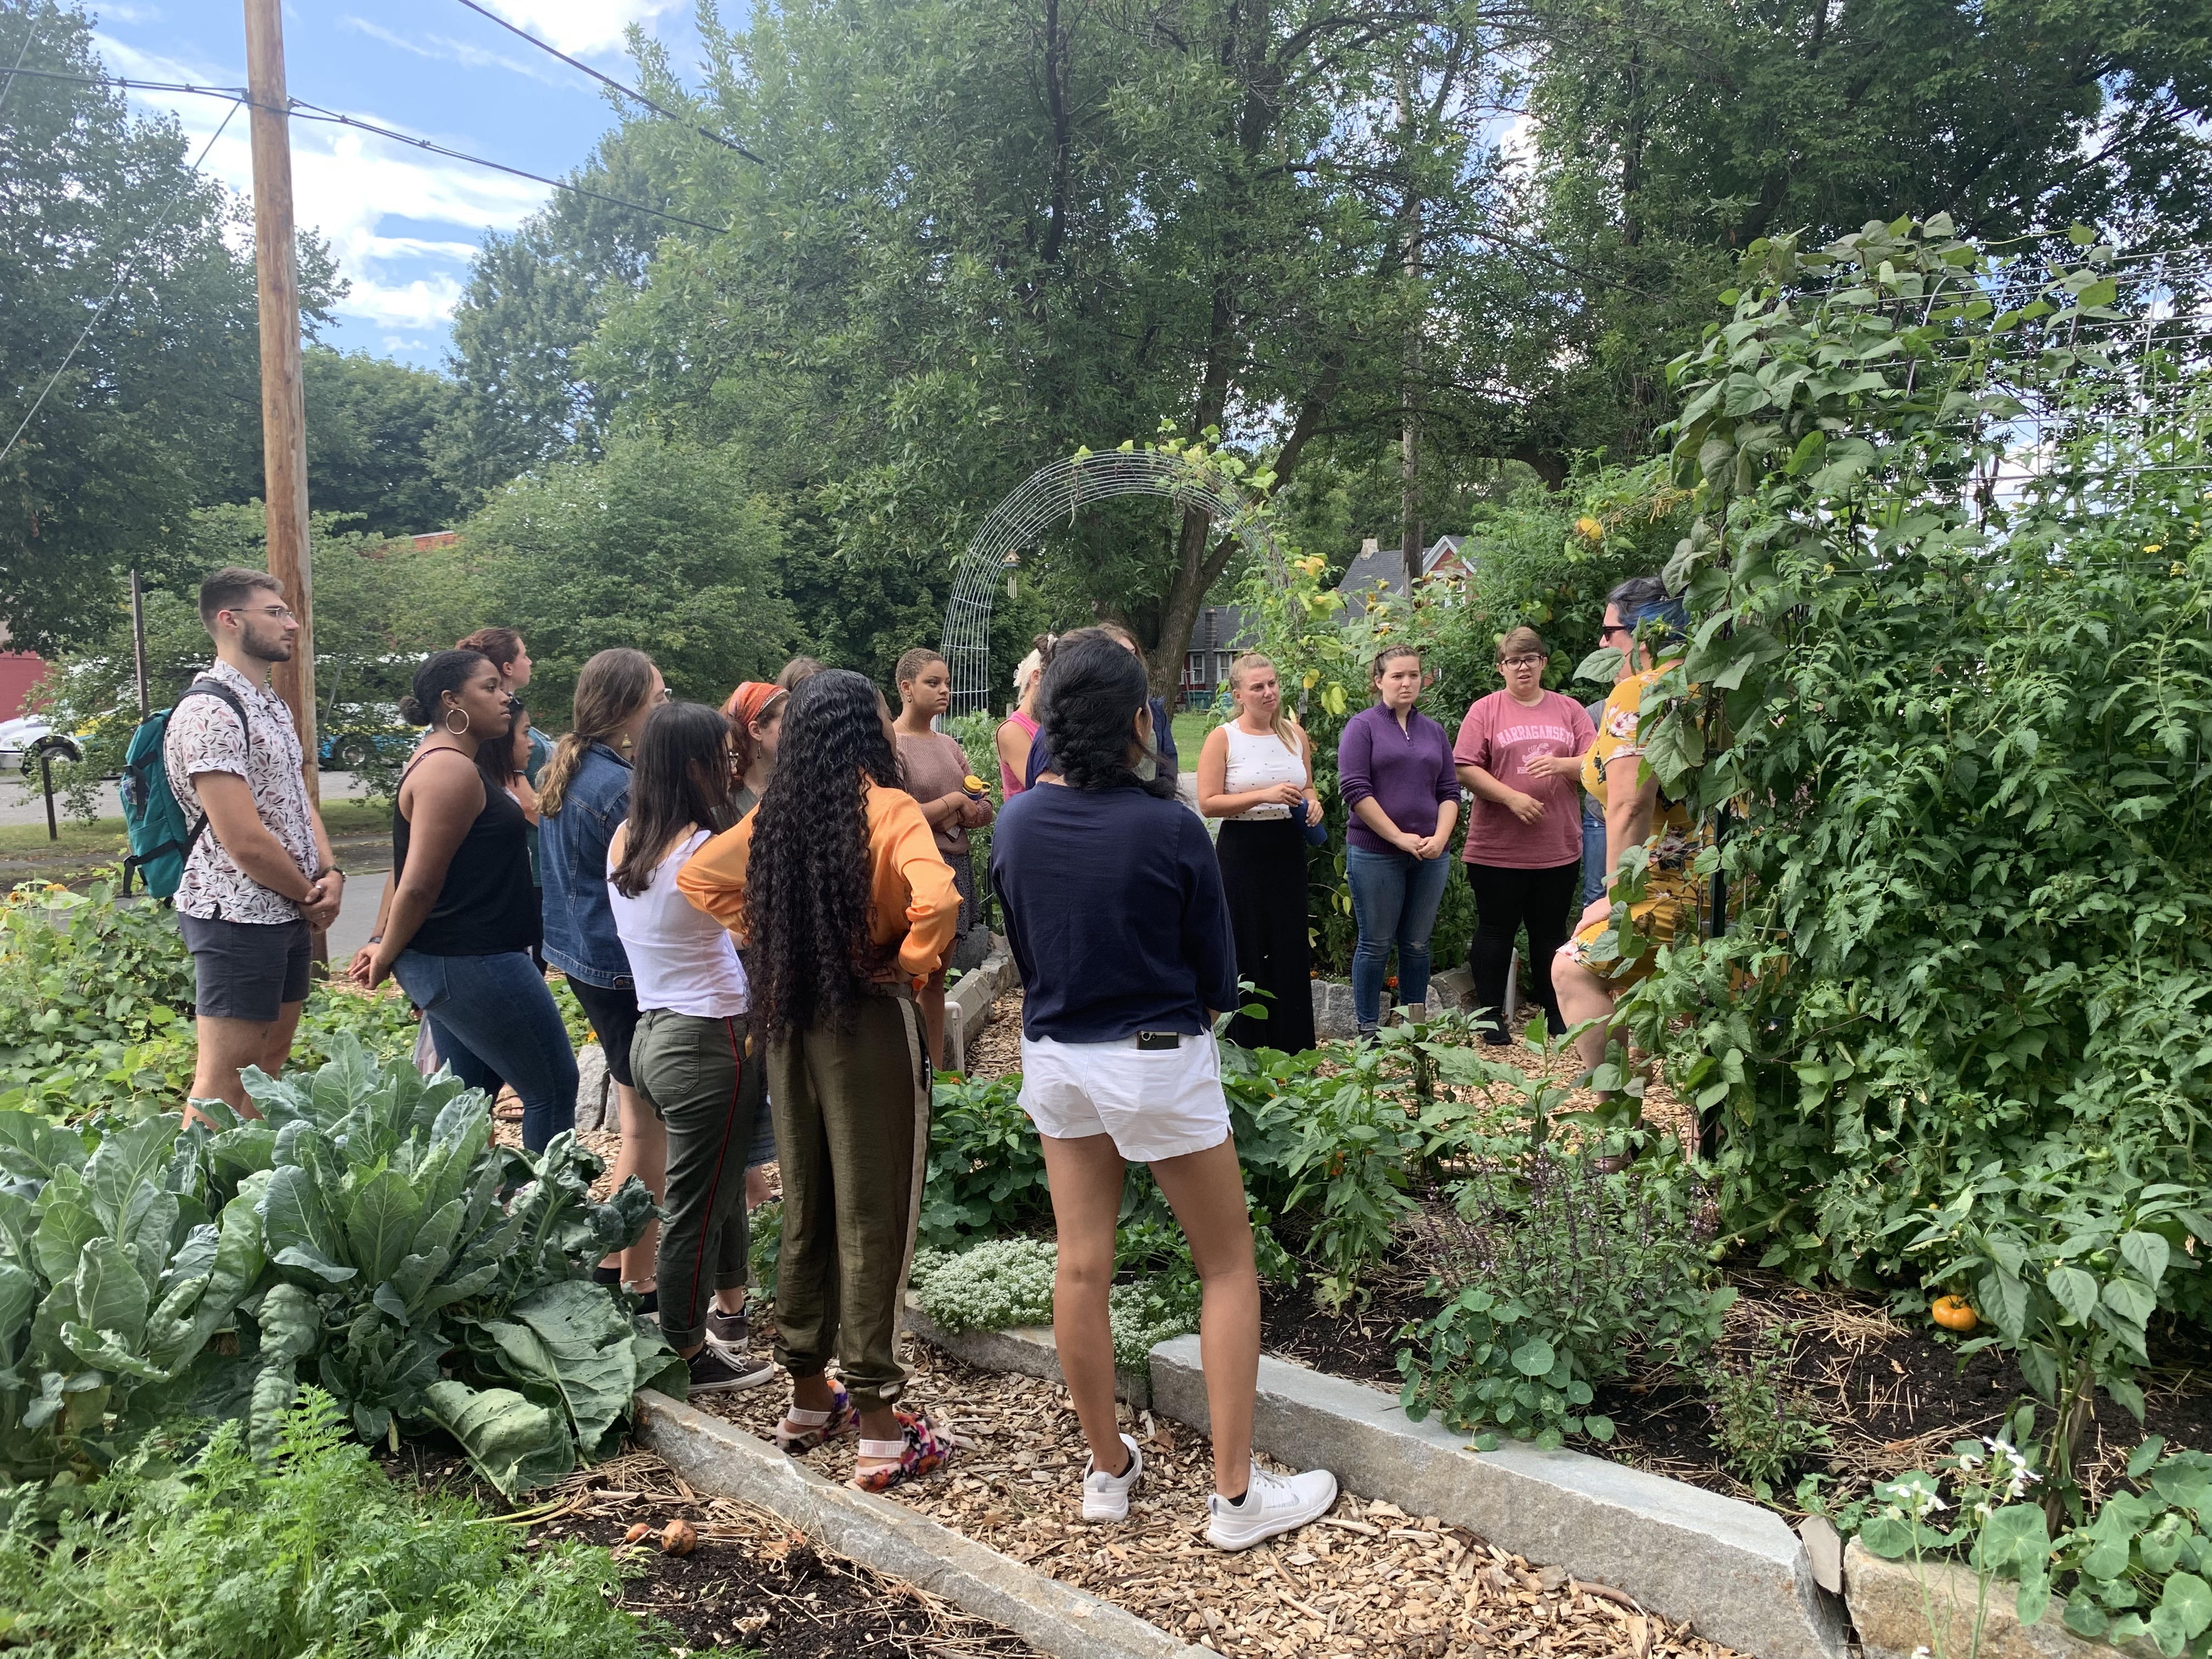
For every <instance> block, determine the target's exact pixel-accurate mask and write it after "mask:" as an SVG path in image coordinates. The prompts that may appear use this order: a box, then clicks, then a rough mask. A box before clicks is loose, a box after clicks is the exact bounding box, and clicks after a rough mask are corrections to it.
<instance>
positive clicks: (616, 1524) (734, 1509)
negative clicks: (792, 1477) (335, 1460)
mask: <svg viewBox="0 0 2212 1659" xmlns="http://www.w3.org/2000/svg"><path fill="white" fill-rule="evenodd" d="M410 1473H412V1474H414V1476H415V1478H416V1480H418V1481H420V1482H421V1483H422V1484H423V1485H425V1486H432V1487H439V1488H444V1489H448V1490H451V1489H454V1488H467V1487H469V1486H471V1482H470V1480H469V1471H468V1469H467V1467H466V1466H465V1464H462V1463H460V1462H459V1461H458V1460H441V1461H436V1462H423V1461H420V1460H418V1461H416V1464H415V1467H414V1468H413V1469H412V1470H411V1471H410ZM476 1495H477V1498H479V1499H480V1500H481V1501H482V1502H483V1503H484V1504H487V1505H488V1506H489V1508H490V1510H492V1511H493V1512H494V1513H497V1512H499V1511H501V1510H507V1509H508V1508H510V1507H512V1506H510V1505H509V1504H507V1503H505V1502H504V1501H503V1500H501V1498H499V1496H498V1494H496V1493H495V1492H490V1491H489V1489H477V1492H476ZM523 1503H524V1504H525V1505H526V1506H528V1507H530V1508H533V1509H535V1508H541V1507H544V1506H547V1505H551V1506H553V1507H552V1508H551V1509H550V1511H549V1512H547V1513H544V1514H541V1515H539V1516H537V1517H536V1518H535V1519H534V1520H532V1522H531V1523H530V1533H531V1538H530V1541H529V1543H527V1544H526V1546H525V1547H526V1548H530V1549H536V1548H538V1547H542V1545H543V1544H544V1543H547V1542H552V1541H559V1540H564V1539H575V1540H580V1541H583V1542H585V1543H589V1544H598V1545H601V1546H604V1547H607V1548H611V1549H613V1550H615V1551H616V1553H617V1555H618V1557H619V1558H620V1559H622V1560H623V1562H624V1563H625V1564H627V1565H629V1567H630V1568H632V1569H633V1570H634V1571H636V1573H637V1576H636V1577H634V1578H632V1579H631V1580H630V1581H629V1585H628V1587H627V1589H626V1590H625V1593H624V1595H623V1605H624V1606H625V1607H629V1609H630V1610H631V1611H632V1612H634V1613H640V1614H642V1615H645V1616H647V1617H650V1618H653V1619H658V1620H662V1621H664V1622H665V1623H666V1624H668V1625H671V1626H674V1627H675V1629H676V1630H677V1631H678V1632H680V1633H681V1634H680V1637H679V1638H678V1642H677V1644H676V1645H675V1646H674V1647H673V1649H672V1652H674V1653H675V1654H678V1655H686V1654H717V1653H719V1654H727V1655H731V1656H733V1659H734V1656H738V1655H745V1656H760V1659H852V1656H856V1655H866V1656H869V1659H1038V1656H1037V1653H1036V1649H1034V1648H1032V1647H1031V1646H1030V1644H1028V1643H1026V1642H1024V1641H1023V1640H1022V1639H1021V1638H1019V1637H1018V1636H1016V1635H1014V1634H1013V1633H1012V1632H1010V1631H1006V1630H1004V1629H1001V1628H1000V1626H996V1625H994V1624H991V1623H989V1622H988V1621H987V1620H981V1619H975V1618H971V1617H969V1615H968V1614H966V1613H963V1612H961V1611H960V1610H959V1609H958V1608H957V1607H952V1606H951V1604H949V1603H947V1602H945V1601H942V1600H941V1599H939V1597H937V1596H934V1595H930V1594H929V1593H928V1592H927V1591H926V1590H923V1589H920V1588H919V1587H918V1586H915V1585H914V1584H910V1583H906V1582H904V1581H902V1580H900V1579H895V1578H890V1577H885V1576H884V1575H883V1574H881V1573H879V1572H877V1571H875V1570H874V1569H873V1568H872V1567H869V1566H866V1565H862V1564H860V1563H859V1562H855V1561H849V1560H847V1559H844V1558H843V1557H842V1556H837V1555H834V1554H830V1553H827V1552H825V1551H823V1550H821V1549H819V1548H817V1547H816V1546H815V1544H813V1543H812V1542H811V1541H809V1540H808V1539H807V1538H806V1537H805V1534H801V1533H799V1532H797V1531H795V1530H794V1529H793V1528H791V1527H790V1526H788V1525H787V1524H786V1523H785V1522H783V1521H782V1520H781V1519H779V1518H778V1517H777V1516H774V1515H771V1514H769V1512H768V1511H767V1510H763V1509H760V1508H757V1506H755V1505H753V1504H741V1503H737V1502H733V1501H732V1500H731V1499H728V1498H708V1497H704V1496H702V1495H701V1494H700V1493H697V1492H693V1491H692V1490H691V1489H690V1487H689V1486H685V1485H684V1481H683V1480H682V1479H681V1478H680V1477H679V1476H678V1475H677V1474H676V1473H675V1471H673V1470H672V1469H671V1468H669V1467H668V1466H667V1465H666V1464H665V1463H664V1462H661V1461H660V1459H659V1457H658V1456H656V1455H654V1454H653V1453H651V1452H647V1451H633V1452H627V1453H624V1454H623V1455H621V1456H619V1457H616V1458H613V1459H611V1460H610V1461H609V1462H605V1463H601V1464H599V1466H598V1467H596V1468H592V1469H589V1470H586V1471H585V1472H583V1473H581V1474H575V1475H572V1476H571V1477H569V1479H568V1480H564V1481H562V1482H561V1483H560V1484H559V1485H557V1486H550V1487H546V1488H544V1489H542V1490H540V1491H538V1492H532V1493H530V1494H528V1496H527V1497H526V1498H524V1499H523ZM678 1519H681V1520H684V1521H688V1522H690V1523H691V1524H692V1526H693V1527H695V1528H696V1529H697V1532H698V1540H699V1541H698V1546H697V1547H696V1549H695V1550H693V1551H692V1552H691V1553H690V1554H688V1555H669V1554H666V1553H664V1552H663V1551H662V1550H661V1549H660V1547H659V1543H658V1541H657V1539H655V1538H647V1539H646V1540H644V1541H641V1542H639V1543H636V1544H632V1545H627V1546H626V1545H624V1543H623V1540H624V1538H625V1537H626V1536H627V1535H628V1534H629V1530H630V1528H632V1527H633V1526H634V1525H635V1524H638V1523H643V1524H644V1525H646V1526H647V1527H650V1528H653V1532H654V1533H655V1534H658V1533H659V1531H660V1530H661V1529H662V1528H665V1527H666V1526H667V1524H668V1523H669V1522H671V1521H672V1520H678Z"/></svg>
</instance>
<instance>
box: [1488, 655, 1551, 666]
mask: <svg viewBox="0 0 2212 1659" xmlns="http://www.w3.org/2000/svg"><path fill="white" fill-rule="evenodd" d="M1543 665H1544V659H1542V658H1541V657H1500V658H1499V659H1498V666H1499V667H1500V668H1541V667H1542V666H1543Z"/></svg>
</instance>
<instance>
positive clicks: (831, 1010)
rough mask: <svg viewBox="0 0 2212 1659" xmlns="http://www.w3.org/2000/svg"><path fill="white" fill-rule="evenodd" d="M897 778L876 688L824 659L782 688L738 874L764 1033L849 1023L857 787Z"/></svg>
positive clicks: (857, 884)
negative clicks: (784, 703) (767, 775)
mask: <svg viewBox="0 0 2212 1659" xmlns="http://www.w3.org/2000/svg"><path fill="white" fill-rule="evenodd" d="M871 783H878V784H881V785H882V786H883V787H885V788H887V789H896V788H898V787H900V785H899V765H898V751H897V750H896V749H894V748H893V747H892V745H891V737H890V732H889V731H888V730H886V729H885V724H884V704H883V696H882V694H881V693H880V692H878V690H876V687H875V684H874V682H872V680H870V679H868V678H866V676H865V675H861V674H855V673H854V672H853V671H851V670H850V669H847V668H825V669H823V671H821V672H820V673H818V674H812V675H810V676H808V677H807V678H805V679H804V680H801V681H800V682H799V684H798V685H797V686H795V687H794V688H793V690H792V693H791V703H790V707H789V708H788V709H787V712H786V713H785V714H784V717H783V732H782V737H781V741H780V743H779V744H778V745H777V757H776V766H775V777H773V778H772V779H770V780H769V786H768V793H766V794H764V795H763V796H762V797H761V803H760V805H759V806H758V807H757V809H756V811H755V818H754V823H753V839H752V853H751V857H750V861H749V864H748V866H747V874H746V879H745V930H746V932H747V933H749V934H750V935H751V938H752V949H751V951H750V956H749V957H748V959H747V964H746V965H747V969H748V970H749V973H750V978H751V981H752V997H753V1013H754V1017H755V1018H756V1019H757V1021H758V1022H759V1023H760V1024H761V1025H762V1026H763V1028H764V1029H765V1030H766V1031H767V1033H768V1035H769V1036H770V1037H771V1038H775V1037H781V1036H790V1035H792V1034H793V1033H794V1032H797V1031H800V1030H805V1029H806V1028H807V1027H808V1026H810V1025H812V1024H816V1023H817V1021H822V1022H824V1023H826V1024H830V1025H833V1026H836V1025H843V1024H848V1023H849V1022H850V1021H851V1019H852V1017H853V1014H854V1009H855V1008H856V1007H857V1006H858V1005H859V1002H860V998H861V997H862V996H863V995H865V994H866V983H867V981H868V978H869V971H868V970H869V969H871V968H872V966H874V965H875V964H874V963H873V961H872V958H873V957H874V955H875V947H874V946H873V945H872V944H871V943H870V941H869V939H868V908H869V907H868V886H869V877H870V867H869V858H868V811H867V800H868V786H869V784H871Z"/></svg>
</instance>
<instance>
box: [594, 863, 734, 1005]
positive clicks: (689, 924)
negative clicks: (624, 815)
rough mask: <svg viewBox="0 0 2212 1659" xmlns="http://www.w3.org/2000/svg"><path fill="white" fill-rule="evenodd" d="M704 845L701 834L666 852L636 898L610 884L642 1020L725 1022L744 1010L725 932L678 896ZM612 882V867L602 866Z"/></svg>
mask: <svg viewBox="0 0 2212 1659" xmlns="http://www.w3.org/2000/svg"><path fill="white" fill-rule="evenodd" d="M706 839H707V831H705V830H704V829H701V830H697V831H695V832H694V833H693V834H692V835H691V836H690V837H689V838H688V839H687V840H684V841H682V842H678V843H677V845H676V846H675V847H673V848H671V849H670V850H669V854H668V856H667V857H665V858H664V859H663V860H661V861H660V864H659V867H658V868H657V869H655V870H654V871H653V884H652V885H651V886H650V887H647V889H646V890H644V891H643V892H642V893H640V894H639V895H638V896H636V897H635V898H627V897H625V896H623V892H622V890H621V889H620V888H618V887H617V886H616V885H615V884H614V883H613V882H612V881H611V880H610V881H609V882H608V883H607V902H608V903H609V904H610V905H611V907H613V909H614V913H615V932H616V933H617V934H619V935H620V936H621V938H622V942H623V954H624V955H625V956H627V957H629V972H630V977H631V979H632V980H634V981H636V984H637V1006H638V1008H639V1010H640V1012H643V1011H645V1010H647V1009H652V1008H665V1009H667V1010H668V1011H669V1012H671V1013H678V1014H690V1015H692V1016H694V1017H695V1018H699V1019H727V1018H732V1016H734V1015H737V1014H742V1013H744V1012H745V1008H746V1000H745V999H746V989H747V987H746V985H745V966H744V963H742V962H739V961H738V947H737V946H736V945H734V944H732V942H731V939H730V933H729V929H727V928H726V927H723V926H722V924H721V923H720V922H719V921H715V920H714V917H712V916H710V915H707V913H706V912H705V911H703V910H701V909H699V908H697V907H696V906H695V905H693V903H692V902H691V901H690V900H689V899H687V898H685V897H684V895H683V894H681V893H679V892H678V891H677V890H676V872H677V871H678V870H679V869H681V868H682V867H683V865H684V860H686V859H688V858H690V856H691V854H694V853H696V852H697V851H698V850H699V846H700V843H701V842H704V841H705V840H706ZM607 870H608V873H609V875H610V876H611V875H612V873H613V871H614V861H613V860H612V859H609V860H608V862H607Z"/></svg>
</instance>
